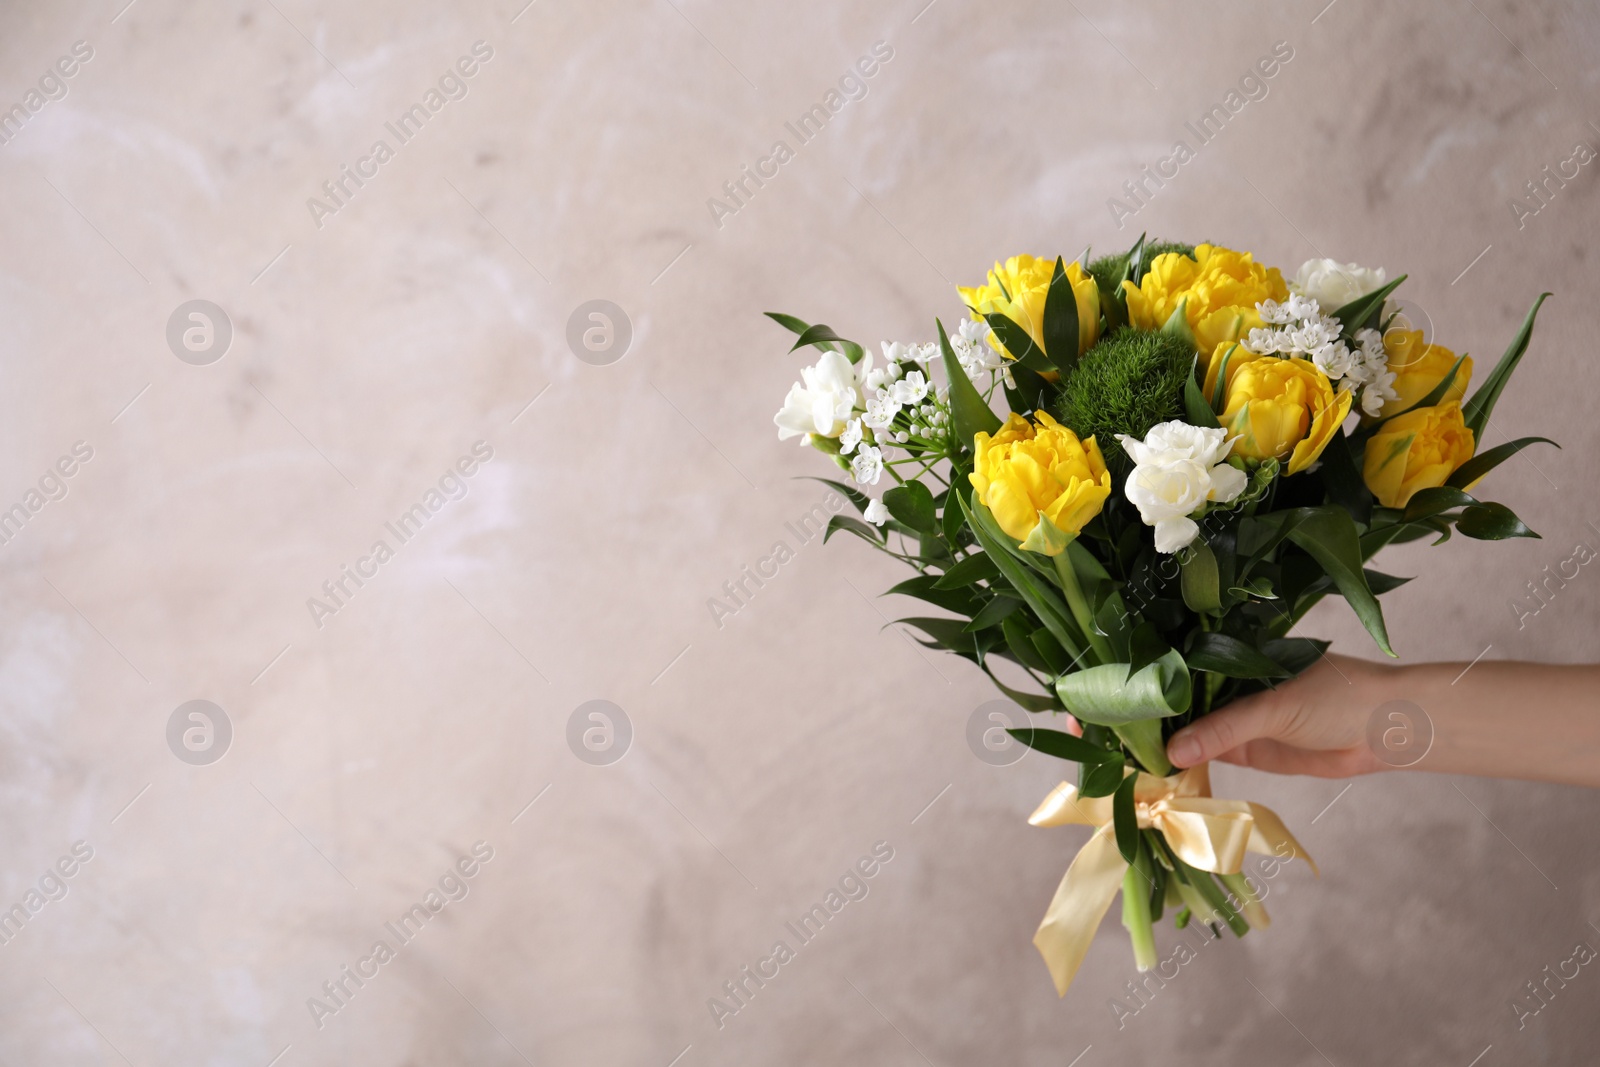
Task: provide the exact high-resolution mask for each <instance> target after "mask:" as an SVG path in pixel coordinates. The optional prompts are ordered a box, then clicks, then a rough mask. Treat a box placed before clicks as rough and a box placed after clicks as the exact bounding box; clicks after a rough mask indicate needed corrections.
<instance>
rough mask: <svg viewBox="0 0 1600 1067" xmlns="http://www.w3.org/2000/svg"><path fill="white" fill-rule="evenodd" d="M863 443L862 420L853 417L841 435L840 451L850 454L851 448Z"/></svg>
mask: <svg viewBox="0 0 1600 1067" xmlns="http://www.w3.org/2000/svg"><path fill="white" fill-rule="evenodd" d="M860 443H861V420H860V419H851V420H850V421H849V422H848V423H846V424H845V427H844V432H843V433H841V434H840V435H839V451H840V453H841V454H843V455H846V456H848V455H849V454H850V450H851V449H852V448H855V447H856V445H859V444H860Z"/></svg>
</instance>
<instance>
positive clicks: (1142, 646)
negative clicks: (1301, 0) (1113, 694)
mask: <svg viewBox="0 0 1600 1067" xmlns="http://www.w3.org/2000/svg"><path fill="white" fill-rule="evenodd" d="M1171 651H1172V646H1171V645H1169V644H1167V642H1166V639H1165V638H1163V637H1162V636H1161V634H1160V633H1159V632H1158V631H1157V630H1156V628H1155V626H1154V625H1153V624H1151V623H1149V622H1143V621H1141V622H1140V623H1139V625H1137V626H1135V627H1134V628H1133V633H1132V635H1131V636H1130V637H1129V638H1128V677H1129V678H1132V677H1133V676H1134V675H1135V674H1138V673H1139V672H1140V671H1142V670H1144V669H1145V668H1146V667H1148V666H1150V664H1152V663H1154V662H1155V661H1156V660H1158V659H1160V658H1161V657H1162V656H1165V655H1166V654H1167V653H1168V652H1171Z"/></svg>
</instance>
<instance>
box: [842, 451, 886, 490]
mask: <svg viewBox="0 0 1600 1067" xmlns="http://www.w3.org/2000/svg"><path fill="white" fill-rule="evenodd" d="M850 477H852V478H854V479H855V480H856V484H857V485H877V484H878V479H879V478H881V477H883V453H882V452H881V451H879V450H878V449H877V448H876V447H875V446H873V445H862V446H861V447H860V448H859V449H857V450H856V454H855V458H854V459H852V460H851V461H850Z"/></svg>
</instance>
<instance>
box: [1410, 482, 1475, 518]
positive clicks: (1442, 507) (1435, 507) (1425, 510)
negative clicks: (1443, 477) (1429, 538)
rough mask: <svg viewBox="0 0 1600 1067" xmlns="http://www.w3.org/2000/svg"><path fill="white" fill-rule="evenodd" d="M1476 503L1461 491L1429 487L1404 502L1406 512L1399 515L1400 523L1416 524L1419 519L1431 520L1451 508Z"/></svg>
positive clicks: (1443, 486)
mask: <svg viewBox="0 0 1600 1067" xmlns="http://www.w3.org/2000/svg"><path fill="white" fill-rule="evenodd" d="M1476 503H1477V501H1476V500H1474V499H1473V498H1472V497H1471V496H1468V495H1467V494H1466V493H1463V492H1462V491H1461V490H1459V489H1456V488H1454V487H1453V486H1448V485H1439V486H1431V487H1429V488H1427V489H1418V490H1417V491H1416V492H1415V493H1412V494H1411V499H1410V500H1408V501H1407V502H1406V510H1405V512H1404V513H1403V514H1402V515H1401V517H1400V521H1401V522H1417V521H1419V520H1421V519H1426V518H1431V517H1432V516H1434V515H1437V514H1439V513H1440V512H1443V511H1449V510H1450V509H1451V508H1464V507H1466V506H1467V505H1468V504H1476Z"/></svg>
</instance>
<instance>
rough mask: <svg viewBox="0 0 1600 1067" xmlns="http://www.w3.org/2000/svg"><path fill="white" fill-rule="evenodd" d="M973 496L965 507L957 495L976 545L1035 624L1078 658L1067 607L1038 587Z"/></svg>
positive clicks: (1052, 591)
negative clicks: (1023, 604) (1015, 592)
mask: <svg viewBox="0 0 1600 1067" xmlns="http://www.w3.org/2000/svg"><path fill="white" fill-rule="evenodd" d="M976 497H977V494H976V493H974V494H973V501H972V503H971V505H970V506H969V505H968V504H967V500H966V498H965V497H963V496H959V495H958V496H957V498H956V499H958V500H959V501H961V504H962V507H963V508H965V509H966V511H967V519H968V524H969V525H970V526H971V527H972V529H973V532H974V533H976V534H977V536H978V543H979V544H980V545H981V546H982V547H983V550H984V552H985V553H987V554H988V555H989V556H991V557H992V558H993V559H994V563H995V566H996V567H998V568H1000V573H1001V574H1002V575H1004V576H1005V579H1006V581H1008V582H1010V583H1011V587H1012V588H1013V589H1015V590H1016V591H1017V592H1018V593H1019V594H1020V595H1021V596H1022V599H1023V600H1024V601H1026V602H1027V604H1028V607H1030V608H1032V609H1033V613H1034V614H1035V615H1037V616H1038V617H1039V621H1040V622H1042V623H1043V624H1044V626H1045V629H1047V630H1049V631H1050V636H1052V637H1054V638H1055V639H1056V641H1057V642H1058V643H1059V644H1060V645H1061V647H1062V648H1063V649H1065V650H1067V654H1068V655H1069V656H1077V655H1080V652H1079V649H1080V648H1081V646H1082V641H1081V640H1080V639H1079V638H1078V637H1076V636H1075V633H1076V631H1075V629H1074V625H1073V623H1072V622H1070V621H1069V616H1068V614H1067V605H1066V602H1065V601H1063V600H1062V599H1061V597H1060V595H1059V594H1058V593H1057V592H1056V591H1055V589H1054V588H1052V587H1049V586H1047V585H1045V584H1042V583H1041V582H1040V581H1039V579H1038V578H1037V577H1035V574H1034V572H1033V571H1031V570H1030V569H1029V568H1027V567H1025V566H1024V565H1023V564H1022V562H1021V560H1019V559H1018V556H1019V555H1020V552H1019V550H1017V549H1016V548H1014V547H1012V542H1011V539H1010V538H1009V537H1007V536H1006V534H1005V532H1004V531H1003V530H1001V529H1000V527H999V525H998V524H996V523H995V521H994V516H992V515H990V514H989V509H988V508H986V507H984V506H983V505H982V504H981V503H978V501H977V498H976Z"/></svg>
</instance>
